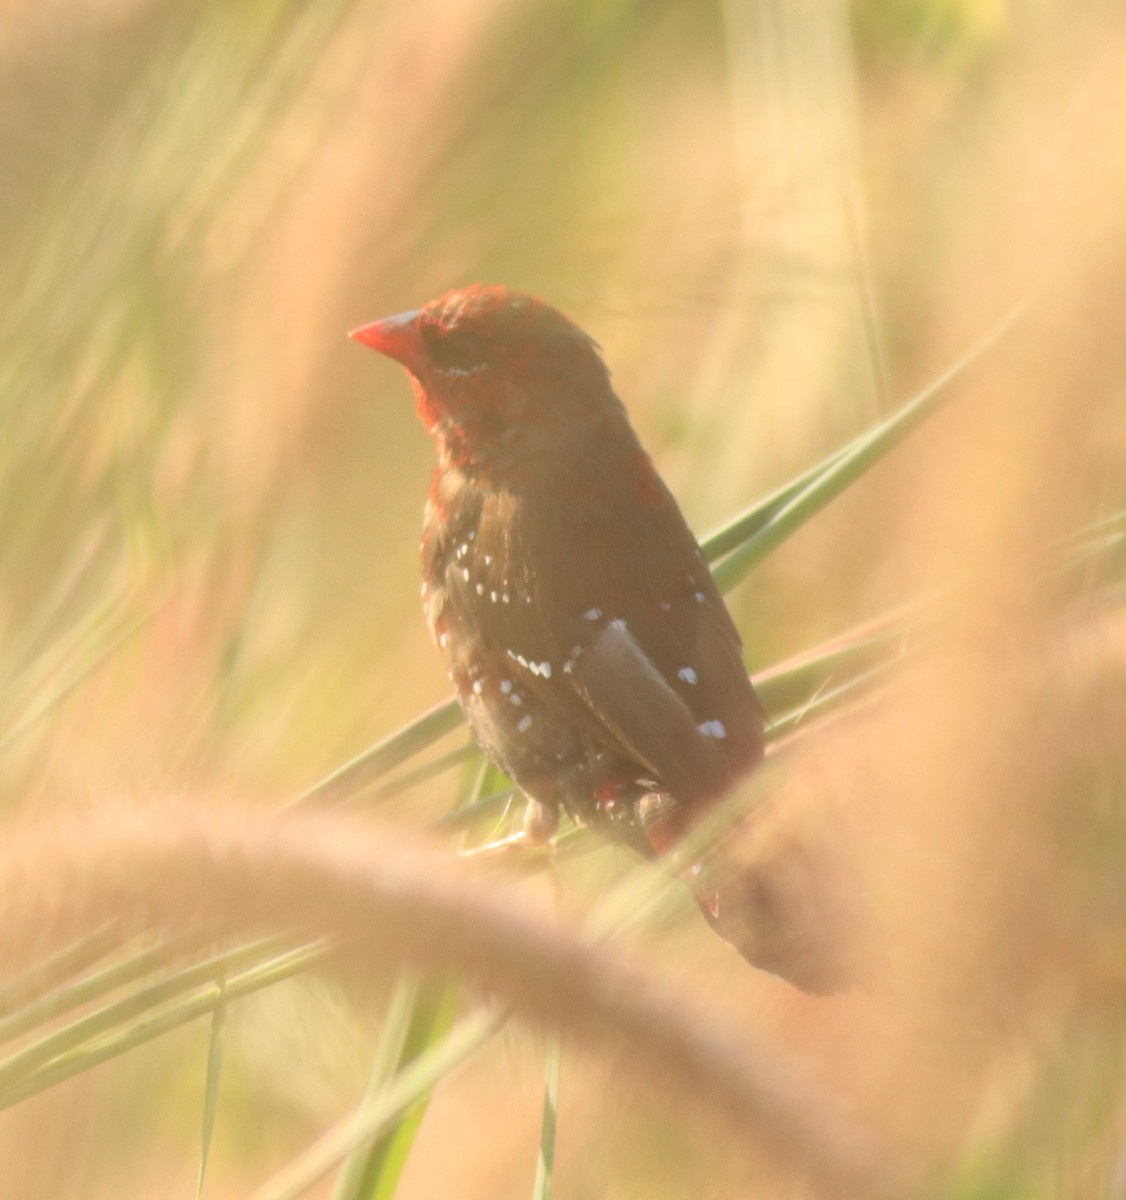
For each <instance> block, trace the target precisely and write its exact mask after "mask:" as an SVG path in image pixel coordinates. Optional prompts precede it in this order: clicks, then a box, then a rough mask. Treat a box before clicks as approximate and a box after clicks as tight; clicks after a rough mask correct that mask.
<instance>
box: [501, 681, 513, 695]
mask: <svg viewBox="0 0 1126 1200" xmlns="http://www.w3.org/2000/svg"><path fill="white" fill-rule="evenodd" d="M500 690H501V691H502V692H503V693H504V694H505V695H506V696H507V695H508V693H509V692H511V691H512V680H511V679H502V680H501V681H500Z"/></svg>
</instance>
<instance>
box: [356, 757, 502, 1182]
mask: <svg viewBox="0 0 1126 1200" xmlns="http://www.w3.org/2000/svg"><path fill="white" fill-rule="evenodd" d="M496 775H497V772H496V769H495V768H494V767H492V766H491V765H490V764H489V763H487V762H485V761H483V760H482V762H481V765H480V767H479V768H478V769H477V771H476V772H475V773H474V775H473V777H472V778H471V779H470V780H469V782H468V783H467V784H466V785H465V786H464V787H463V790H462V794H461V795H460V796H459V798H458V805H457V808H456V809H455V812H456V811H460V810H461V809H464V808H467V807H472V806H474V805H475V804H476V803H477V802H478V801H479V800H480V798H481V795H482V793H483V792H484V790H485V789H486V788H487V787H489V786H490V784H491V782H492V780H493V779H494V778H495V777H496ZM460 992H461V988H460V985H459V984H458V983H457V982H456V981H447V982H436V981H430V982H427V983H424V984H422V985H418V986H416V985H415V984H414V982H413V980H412V981H411V982H410V983H408V984H400V989H399V990H398V991H397V992H396V996H395V1003H393V1004H392V1006H391V1010H390V1012H389V1013H388V1016H387V1020H386V1022H385V1023H384V1028H383V1036H382V1039H381V1041H380V1048H379V1052H378V1054H377V1055H376V1061H375V1064H374V1065H373V1068H372V1076H371V1082H370V1083H369V1085H368V1094H367V1097H366V1099H365V1103H366V1102H367V1101H368V1100H374V1097H375V1096H376V1095H378V1093H379V1092H380V1091H381V1090H382V1089H383V1088H384V1087H386V1086H388V1085H389V1082H390V1081H391V1080H392V1078H393V1077H394V1076H395V1075H396V1074H399V1073H401V1072H402V1071H404V1070H406V1069H407V1068H408V1067H409V1066H410V1064H411V1063H412V1062H414V1061H415V1060H416V1059H417V1058H418V1057H419V1055H421V1054H422V1053H424V1052H425V1051H427V1050H428V1049H430V1048H432V1047H433V1046H436V1045H438V1044H439V1043H440V1042H441V1040H442V1039H443V1038H444V1037H446V1035H447V1034H448V1033H449V1031H450V1028H451V1026H452V1025H453V1020H454V1016H455V1014H456V1012H457V1005H458V998H459V996H460ZM426 1102H427V1100H426V1097H421V1098H420V1099H419V1101H418V1102H417V1103H416V1104H414V1105H413V1106H412V1107H411V1108H410V1109H409V1110H408V1111H406V1112H404V1113H403V1114H402V1116H401V1117H400V1118H399V1120H398V1121H395V1122H392V1123H391V1124H390V1126H389V1127H388V1128H387V1130H386V1131H385V1132H384V1133H383V1134H382V1135H381V1136H380V1137H378V1138H376V1139H374V1140H373V1141H371V1142H369V1143H367V1144H361V1145H359V1146H357V1147H356V1149H355V1150H354V1151H353V1152H352V1153H351V1154H350V1156H349V1158H348V1161H347V1162H346V1164H345V1167H344V1170H343V1171H342V1172H341V1175H340V1179H339V1180H338V1182H337V1185H336V1189H335V1191H334V1193H333V1200H385V1198H387V1197H390V1196H392V1195H394V1192H395V1189H396V1188H397V1187H398V1183H399V1177H400V1176H401V1175H402V1173H403V1168H404V1167H405V1166H406V1161H407V1157H408V1156H409V1154H410V1151H411V1148H412V1146H413V1145H414V1139H415V1136H416V1134H417V1133H418V1128H419V1125H420V1124H421V1123H422V1118H423V1115H424V1114H425V1112H426Z"/></svg>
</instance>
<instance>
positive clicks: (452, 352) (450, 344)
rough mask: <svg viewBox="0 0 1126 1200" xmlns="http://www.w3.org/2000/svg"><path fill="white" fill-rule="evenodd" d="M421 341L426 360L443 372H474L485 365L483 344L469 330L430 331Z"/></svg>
mask: <svg viewBox="0 0 1126 1200" xmlns="http://www.w3.org/2000/svg"><path fill="white" fill-rule="evenodd" d="M423 341H424V343H425V346H426V356H427V358H429V359H430V361H431V362H432V363H433V364H434V365H435V366H436V367H438V368H440V369H441V370H443V371H476V370H479V369H480V368H481V367H483V366H484V365H485V344H484V342H483V341H482V340H481V338H479V337H478V336H477V334H475V333H473V332H472V331H471V330H468V329H450V330H446V331H445V332H443V331H441V330H438V329H432V330H431V334H430V336H429V337H427V336H426V334H425V333H424V334H423Z"/></svg>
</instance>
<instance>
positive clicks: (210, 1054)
mask: <svg viewBox="0 0 1126 1200" xmlns="http://www.w3.org/2000/svg"><path fill="white" fill-rule="evenodd" d="M226 983H227V981H226V979H225V978H224V977H223V976H222V975H220V977H219V978H218V979H217V980H216V986H217V988H218V991H219V999H220V1001H221V1003H220V1004H219V1006H218V1007H217V1008H216V1009H215V1011H214V1012H213V1013H212V1014H211V1033H210V1036H209V1037H208V1039H207V1079H206V1082H205V1084H204V1089H203V1126H202V1128H201V1130H200V1139H199V1142H200V1144H199V1177H198V1178H197V1180H196V1189H195V1194H196V1200H199V1198H200V1197H201V1196H202V1195H203V1181H204V1179H205V1178H206V1176H207V1155H208V1152H209V1151H210V1149H211V1137H212V1135H213V1134H214V1132H215V1113H216V1110H217V1109H218V1107H219V1080H220V1079H221V1078H222V1075H223V1041H224V1037H223V1035H224V1032H225V1030H226V1027H227V1005H226V994H227V987H226Z"/></svg>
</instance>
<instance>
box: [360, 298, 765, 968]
mask: <svg viewBox="0 0 1126 1200" xmlns="http://www.w3.org/2000/svg"><path fill="white" fill-rule="evenodd" d="M352 337H353V338H355V339H356V340H357V341H359V342H362V343H363V344H364V345H366V346H370V347H372V348H373V349H375V350H378V351H380V352H381V353H383V354H386V355H388V356H390V357H391V358H394V359H396V360H397V361H398V362H400V363H402V365H403V366H404V367H406V369H407V371H408V372H409V373H410V377H411V382H412V385H413V387H414V392H415V397H416V400H417V403H418V412H419V416H420V417H421V418H422V421H423V423H424V424H425V426H426V428H427V430H428V431H429V432H430V434H431V436H432V437H433V438H434V440H435V442H436V444H437V450H438V467H437V470H436V472H435V475H434V480H433V484H432V486H431V489H430V498H429V501H428V504H427V507H426V518H425V527H424V531H423V537H422V560H423V585H422V597H423V603H424V605H425V609H426V616H427V619H428V621H429V623H430V628H431V630H432V631H433V634H434V638H435V641H436V642H437V644H438V647H439V649H440V650H441V652H442V654H443V655H444V656H445V660H446V663H447V665H448V667H449V671H450V678H451V680H452V681H453V684H454V686H455V687H456V689H457V694H458V697H459V699H460V701H461V705H462V708H463V709H464V710H465V715H466V718H467V720H468V722H469V726H470V728H471V729H472V731H473V734H474V736H475V737H476V738H477V740H478V742H479V743H480V744H481V747H482V749H483V750H484V751H485V753H486V754H487V755H488V756H489V758H490V759H491V760H492V761H493V762H494V763H496V764H497V766H499V767H500V768H501V769H502V770H503V771H504V772H505V773H506V774H507V775H508V776H509V777H510V778H511V779H512V780H513V781H514V782H515V783H516V784H517V785H518V786H519V787H520V788H521V789H522V790H523V791H524V792H525V793H526V794H527V795H528V797H529V798H530V799H531V800H532V801H533V802H534V804H535V806H536V807H535V808H534V809H533V811H534V812H536V813H538V814H539V822H538V823H539V824H540V825H541V827H542V826H544V825H546V827H547V828H550V825H551V822H552V820H553V818H554V815H555V814H556V813H557V812H558V808H559V806H560V805H562V806H563V807H564V808H565V809H566V810H567V811H568V812H569V813H570V814H571V815H572V816H573V817H574V818H575V819H576V820H578V821H580V822H582V823H584V824H587V825H591V826H595V827H598V828H601V829H603V830H605V831H607V832H609V833H610V834H611V835H612V836H614V837H616V838H618V839H620V840H623V841H625V842H627V843H629V844H630V845H632V846H634V847H635V848H636V849H638V850H640V851H641V852H642V853H645V854H649V855H653V854H654V853H660V852H663V851H666V850H669V849H672V848H674V847H675V843H676V841H677V839H678V838H679V836H681V835H682V833H683V832H684V830H685V829H686V828H687V827H688V826H689V825H690V824H691V822H692V820H693V818H694V817H695V816H697V815H698V814H700V813H701V812H702V811H704V810H705V809H706V808H707V806H708V805H709V804H710V803H712V802H714V801H715V800H716V799H718V798H719V797H720V796H722V795H723V794H724V792H726V791H727V790H728V789H729V788H730V787H731V785H732V784H733V783H734V782H735V781H736V780H738V779H739V778H740V777H741V776H742V775H744V774H745V773H747V772H748V771H750V770H751V769H752V768H753V767H754V766H755V765H756V764H757V763H758V762H760V760H761V759H762V754H763V738H762V730H763V712H762V708H761V706H760V704H759V702H758V699H757V697H756V696H755V693H754V690H753V689H752V687H751V684H750V682H749V681H748V679H747V672H746V669H745V667H744V665H743V656H742V645H741V642H740V639H739V634H738V631H737V630H736V628H735V625H734V623H733V622H732V620H731V617H730V615H729V614H728V612H727V609H726V607H725V606H724V603H723V600H722V599H721V597H720V595H719V592H718V591H717V590H716V587H715V585H714V583H713V582H712V578H711V574H710V573H709V571H708V568H707V565H706V564H705V562H704V558H703V555H702V553H701V551H700V548H699V546H698V545H697V543H696V540H695V538H694V537H693V536H692V533H691V532H690V531H689V529H688V526H687V525H686V524H685V521H684V518H683V517H682V516H681V513H680V510H679V509H678V508H677V505H676V502H675V500H674V499H673V498H672V495H671V494H670V493H669V490H668V488H666V487H665V485H664V483H663V482H662V481H661V478H660V477H659V476H658V474H657V472H656V471H655V470H654V468H653V464H652V462H651V461H650V459H649V456H648V455H647V454H646V453H645V451H644V450H643V449H642V448H641V445H640V443H639V442H638V440H637V437H636V435H635V434H634V432H633V429H632V428H631V426H630V424H629V420H628V418H627V416H626V411H625V409H624V408H623V406H622V403H621V401H620V400H619V399H618V397H617V396H616V395H615V393H614V390H613V388H612V387H611V384H610V376H609V372H608V371H607V369H606V366H605V364H604V363H603V361H602V358H601V356H600V354H599V350H598V347H597V346H596V345H595V343H594V342H593V340H592V339H591V338H590V337H588V336H587V334H586V333H584V332H583V331H582V330H581V329H580V328H578V326H576V325H574V324H573V323H572V322H571V321H569V320H568V319H567V318H566V317H564V316H563V315H562V314H561V313H559V312H557V311H556V310H555V309H553V308H551V307H549V306H548V305H547V304H545V303H543V302H542V301H540V300H537V299H535V298H533V297H531V296H527V295H523V294H521V293H518V292H512V291H508V290H506V289H504V288H500V287H481V286H475V287H469V288H465V289H464V290H460V291H454V292H450V293H448V294H447V295H444V296H442V297H440V298H439V299H437V300H434V301H432V302H431V303H430V304H427V305H426V306H425V307H424V308H422V309H420V310H418V311H416V312H409V313H404V314H402V315H400V316H395V317H389V318H387V319H386V320H382V321H376V322H374V323H373V324H371V325H365V326H364V327H363V328H361V329H357V330H355V331H354V332H353V333H352ZM682 869H683V870H684V871H685V873H686V875H687V876H688V877H689V878H690V880H691V879H692V878H694V874H693V872H694V868H691V867H687V868H682ZM696 890H697V899H698V901H699V903H700V907H701V909H702V910H703V911H704V914H705V916H706V917H708V919H709V920H710V921H711V922H712V924H713V925H715V926H716V927H717V928H718V929H720V930H721V931H724V930H727V929H729V928H731V925H730V923H729V922H727V921H725V920H724V919H723V914H722V912H721V909H722V907H723V906H724V904H725V902H726V901H725V896H724V893H723V891H722V890H720V891H719V892H716V891H715V890H714V889H711V888H705V887H704V885H703V884H698V885H697V889H696ZM742 949H743V950H744V953H745V954H747V955H748V957H752V958H753V957H754V952H753V950H751V949H748V948H747V947H746V946H744V947H742Z"/></svg>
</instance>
